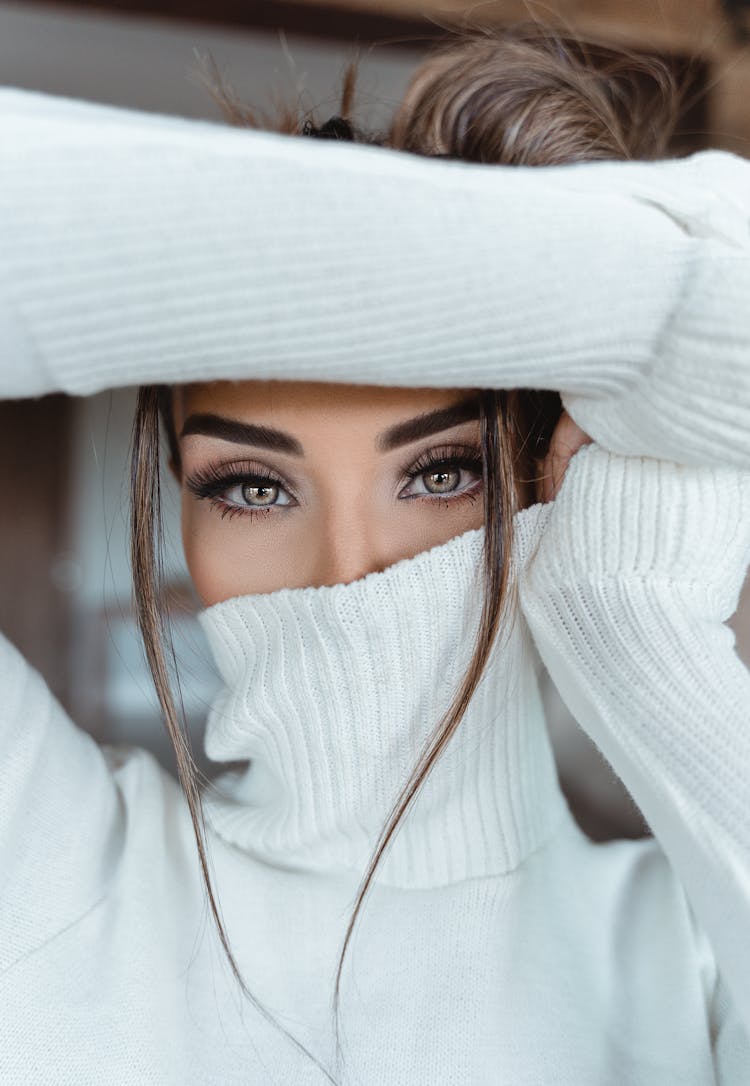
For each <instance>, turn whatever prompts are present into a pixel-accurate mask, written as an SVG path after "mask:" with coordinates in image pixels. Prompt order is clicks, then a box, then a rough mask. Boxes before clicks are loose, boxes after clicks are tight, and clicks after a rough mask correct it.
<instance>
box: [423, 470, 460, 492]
mask: <svg viewBox="0 0 750 1086" xmlns="http://www.w3.org/2000/svg"><path fill="white" fill-rule="evenodd" d="M460 474H461V473H460V472H459V471H458V470H457V469H456V468H452V469H451V470H447V469H445V470H442V471H436V470H433V471H428V472H425V474H424V475H423V476H422V478H423V479H424V480H425V486H426V487H427V489H428V490H429V491H430V492H431V493H432V494H445V493H448V492H450V491H451V490H455V488H456V486H457V485H458V480H459V477H460Z"/></svg>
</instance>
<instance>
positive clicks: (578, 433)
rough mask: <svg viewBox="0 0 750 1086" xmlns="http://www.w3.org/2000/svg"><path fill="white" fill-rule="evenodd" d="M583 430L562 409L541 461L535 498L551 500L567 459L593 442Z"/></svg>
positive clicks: (557, 487)
mask: <svg viewBox="0 0 750 1086" xmlns="http://www.w3.org/2000/svg"><path fill="white" fill-rule="evenodd" d="M593 440H594V439H593V438H592V437H590V436H589V435H588V434H587V433H586V432H585V430H582V429H581V427H580V426H578V425H577V424H576V423H575V422H573V420H572V418H571V417H570V415H569V414H568V412H567V411H565V410H563V413H562V415H561V416H560V418H559V419H558V422H557V425H556V426H555V429H554V431H553V433H552V438H551V440H550V443H549V451H548V452H547V455H546V456H545V457H544V459H543V460H542V461H541V470H540V474H539V475H538V476H537V482H536V500H537V501H538V502H551V501H552V500H553V498H554V497H555V495H556V494H557V492H558V490H559V489H560V486H561V484H562V481H563V479H564V477H565V469H566V468H567V466H568V461H569V460H570V458H571V457H572V456H573V454H574V453H576V452H577V451H578V450H579V449H580V447H581V446H582V445H590V444H591V443H592V442H593Z"/></svg>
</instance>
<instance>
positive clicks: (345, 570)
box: [317, 501, 390, 584]
mask: <svg viewBox="0 0 750 1086" xmlns="http://www.w3.org/2000/svg"><path fill="white" fill-rule="evenodd" d="M387 550H388V548H387V540H386V539H384V538H383V535H382V532H380V531H379V530H378V524H377V518H376V517H375V516H374V515H373V513H372V508H370V509H368V508H367V503H355V502H353V501H352V502H349V503H334V505H333V506H332V507H329V508H328V509H326V511H325V513H324V527H323V531H322V532H321V534H320V544H319V552H318V562H317V565H318V569H317V577H318V583H319V584H347V583H348V582H349V581H355V580H357V579H358V578H359V577H364V575H365V574H366V573H373V572H375V571H376V570H381V569H385V567H386V566H388V565H389V564H390V558H389V555H388V553H387Z"/></svg>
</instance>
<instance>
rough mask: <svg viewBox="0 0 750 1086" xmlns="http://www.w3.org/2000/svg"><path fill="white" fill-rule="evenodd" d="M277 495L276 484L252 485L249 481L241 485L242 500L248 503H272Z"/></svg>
mask: <svg viewBox="0 0 750 1086" xmlns="http://www.w3.org/2000/svg"><path fill="white" fill-rule="evenodd" d="M278 496H279V488H278V486H253V485H252V484H250V483H243V485H242V500H243V501H244V502H247V504H248V505H273V503H274V502H275V501H276V499H277V497H278Z"/></svg>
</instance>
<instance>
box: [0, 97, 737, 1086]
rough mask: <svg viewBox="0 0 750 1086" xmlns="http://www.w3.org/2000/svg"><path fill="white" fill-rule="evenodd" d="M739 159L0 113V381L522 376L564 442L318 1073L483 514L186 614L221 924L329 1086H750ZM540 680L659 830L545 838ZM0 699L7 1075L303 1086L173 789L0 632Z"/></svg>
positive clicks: (377, 893) (560, 816)
mask: <svg viewBox="0 0 750 1086" xmlns="http://www.w3.org/2000/svg"><path fill="white" fill-rule="evenodd" d="M747 178H748V164H747V163H746V162H745V161H744V160H741V159H739V158H737V157H736V156H731V155H727V154H724V153H719V152H707V153H704V154H700V155H695V156H692V158H690V159H686V160H680V161H678V162H661V163H648V164H646V163H617V164H612V163H598V164H581V165H577V166H575V167H571V168H567V167H566V168H554V169H543V170H540V169H536V168H535V169H520V168H516V167H513V168H512V169H503V168H498V167H492V168H485V167H468V166H464V165H462V164H456V163H444V162H443V163H441V162H425V161H422V160H419V159H417V158H414V157H411V156H406V155H397V154H395V153H393V152H387V151H378V150H377V149H373V148H363V147H346V146H342V145H335V144H316V143H315V142H314V141H305V140H302V139H292V138H283V137H278V136H273V135H268V134H260V133H250V132H239V131H235V130H231V129H226V128H223V127H221V126H218V125H211V124H207V123H199V122H187V121H183V120H180V119H177V118H169V117H152V116H146V115H141V114H137V113H134V112H128V111H124V110H117V109H113V108H111V107H101V106H96V105H92V104H89V103H81V102H75V101H69V100H65V99H55V98H52V97H49V96H45V95H36V94H30V93H28V92H21V91H17V90H15V89H13V88H6V89H4V90H0V342H1V343H2V345H3V355H2V357H1V358H0V363H1V364H0V393H2V394H3V395H6V396H12V395H31V394H37V393H43V392H48V391H53V390H55V389H67V390H68V391H71V392H86V391H93V390H95V389H98V388H103V387H106V386H108V385H109V384H135V383H138V382H140V381H143V380H149V381H173V380H180V379H188V378H192V377H195V378H201V379H211V378H220V377H229V376H235V377H243V376H244V377H250V376H263V375H266V376H276V377H293V378H295V379H299V378H304V377H308V378H320V379H336V378H339V379H342V380H347V381H373V382H374V383H385V384H404V385H430V384H432V385H435V386H436V387H438V386H445V387H449V386H453V385H460V386H462V387H463V386H469V385H482V384H488V385H490V386H493V387H503V386H505V385H511V384H514V383H520V384H523V385H525V386H537V387H553V388H560V389H561V390H562V391H563V392H564V399H565V400H566V401H567V404H568V405H569V407H570V408H571V410H572V414H573V416H574V418H576V420H577V421H579V422H580V423H581V425H584V426H585V428H586V429H587V430H588V432H589V433H590V434H591V435H592V436H593V437H594V438H595V439H596V443H595V444H592V445H588V446H585V447H584V448H582V449H581V450H579V451H578V452H577V453H576V455H575V456H574V457H573V459H572V461H571V463H570V465H569V467H568V470H567V473H566V476H565V480H564V482H563V485H562V488H561V489H560V491H559V493H558V495H557V496H556V498H555V500H554V501H553V502H551V503H549V504H545V505H539V504H537V505H534V506H532V507H530V508H529V509H527V510H523V511H522V512H521V513H519V514H517V516H516V518H515V520H514V525H513V529H514V551H513V554H514V571H515V572H514V576H517V578H518V586H519V598H520V605H521V611H520V613H519V615H518V625H517V626H516V627H515V628H513V629H511V630H510V631H508V629H507V627H505V628H504V630H503V638H502V639H501V641H500V642H499V643H498V645H497V646H496V650H495V651H494V653H493V658H492V661H491V665H490V668H489V670H488V672H487V674H486V675H485V677H484V679H483V683H482V687H481V688H480V691H479V692H478V694H477V696H476V698H475V700H474V701H473V702H472V704H471V706H470V709H469V712H468V714H467V716H466V718H465V720H464V721H463V722H462V725H461V728H460V729H459V732H458V733H457V734H456V735H455V736H454V738H453V740H452V742H451V745H450V746H449V747H448V749H447V750H446V751H445V753H444V755H443V759H442V761H441V762H440V763H438V767H436V770H435V772H434V774H433V775H432V776H431V777H430V778H429V779H428V782H427V785H426V786H425V788H424V790H423V791H422V793H421V794H420V795H419V797H418V799H417V802H416V803H415V805H414V806H413V808H412V810H411V811H410V813H409V814H408V815H407V821H406V822H405V823H404V825H403V826H402V829H401V831H400V833H399V835H398V837H397V838H396V840H395V841H394V843H393V846H392V849H391V850H390V851H389V853H388V854H387V856H386V859H385V862H384V864H383V865H382V866H381V868H380V870H379V874H378V878H377V880H376V882H375V885H374V887H373V889H372V893H371V895H370V897H369V899H368V902H367V904H366V907H365V909H364V912H363V913H362V915H361V916H360V920H359V923H358V925H357V927H356V929H355V936H354V939H353V941H352V945H351V947H350V953H349V955H348V956H347V959H346V962H345V967H344V970H343V973H342V988H341V1027H342V1028H341V1038H342V1048H343V1054H344V1060H343V1063H341V1062H340V1061H338V1062H337V1060H336V1059H335V1050H334V1045H333V1033H332V1019H331V1007H330V999H331V995H332V989H333V980H334V975H335V970H336V966H337V964H338V956H339V952H340V950H341V941H342V939H343V935H344V932H345V929H346V925H347V922H348V919H349V916H350V914H351V909H352V907H353V904H354V900H355V897H356V891H357V888H358V885H359V880H360V877H361V874H362V871H363V866H364V864H365V862H366V860H367V859H368V856H369V848H370V846H371V845H372V843H373V837H374V835H376V834H377V831H378V829H379V828H380V825H379V823H380V820H381V818H383V817H384V815H385V814H386V813H387V810H388V808H389V806H390V803H391V801H392V800H393V798H395V797H394V793H395V791H396V790H397V788H398V786H399V785H400V784H401V783H403V780H404V779H405V776H406V774H408V772H409V771H410V769H411V767H412V765H413V763H414V762H415V761H416V759H417V757H418V754H419V750H418V747H419V744H420V742H421V741H422V740H423V738H424V737H425V735H426V734H427V732H428V731H429V730H430V728H431V727H432V725H433V724H434V723H435V722H436V718H437V717H438V716H439V714H440V712H441V711H442V709H443V708H444V707H445V703H446V699H447V697H448V695H449V692H450V689H451V684H452V683H454V682H455V680H456V677H457V676H458V675H459V674H460V672H461V669H462V667H463V666H464V665H465V663H466V661H467V659H468V656H467V653H468V652H469V651H470V639H471V634H472V631H473V629H474V628H475V624H476V622H477V621H478V614H477V600H476V588H477V577H476V574H477V569H478V562H479V556H480V546H481V539H482V532H481V531H472V532H468V533H465V534H464V535H462V536H459V537H456V538H455V539H452V540H449V541H448V542H446V543H444V544H442V545H441V546H438V547H434V548H432V549H431V550H430V551H427V552H424V553H423V554H419V555H417V556H415V557H414V558H410V559H407V560H405V561H403V562H399V563H397V564H395V565H393V566H391V567H388V568H387V569H385V570H382V571H379V572H376V573H372V574H370V575H368V576H366V577H364V578H362V579H361V580H359V581H355V582H352V583H351V584H348V585H333V586H325V587H323V588H310V589H306V588H305V589H294V590H281V591H279V592H274V593H270V594H268V595H266V596H253V597H243V598H239V599H235V600H228V601H226V602H225V603H222V604H219V605H217V606H216V607H214V608H210V609H209V610H208V611H206V612H205V613H204V614H203V616H202V623H203V626H204V629H205V630H206V632H207V634H208V636H209V641H210V644H211V647H212V649H213V651H214V653H215V656H216V661H217V663H218V665H219V667H220V670H221V672H222V674H223V678H224V683H225V688H224V690H223V691H222V692H221V694H220V695H219V697H218V698H217V701H216V703H215V705H214V706H213V710H212V713H211V715H210V717H209V721H208V724H207V731H206V749H207V751H208V753H209V755H211V756H212V757H214V758H217V759H219V760H222V759H225V758H226V759H231V760H232V761H236V762H237V763H238V764H237V765H235V766H234V768H231V767H230V768H228V769H227V770H226V771H225V772H224V773H223V774H222V775H221V776H220V777H219V779H218V780H217V782H216V785H215V787H214V788H211V789H209V791H208V794H207V797H206V831H207V847H208V856H209V865H210V869H211V874H212V878H213V885H214V889H215V893H216V895H217V899H218V902H219V907H220V911H221V914H222V917H223V919H224V922H225V925H226V929H227V932H228V935H229V941H230V945H231V947H232V950H233V952H234V954H235V957H236V960H237V962H238V965H239V968H240V970H241V972H242V975H243V978H244V979H245V981H246V983H247V984H248V986H249V988H250V990H251V991H252V992H253V993H254V994H255V995H256V996H257V997H258V998H259V999H260V1000H261V1002H262V1004H263V1005H264V1006H265V1007H266V1008H267V1009H268V1010H269V1011H270V1012H271V1014H272V1015H273V1016H274V1017H275V1018H276V1019H277V1020H278V1021H280V1022H281V1023H282V1024H283V1025H284V1026H285V1027H286V1028H288V1029H289V1030H290V1031H291V1033H292V1034H293V1035H294V1037H296V1038H297V1039H298V1040H300V1041H301V1042H302V1043H303V1044H305V1045H307V1046H308V1047H309V1048H310V1049H311V1051H312V1052H313V1054H314V1055H315V1057H316V1059H318V1060H319V1061H321V1063H322V1064H323V1065H324V1066H325V1067H327V1068H329V1069H331V1070H332V1071H335V1081H337V1082H340V1083H341V1084H342V1086H383V1084H388V1086H401V1084H403V1086H415V1084H418V1086H422V1084H424V1086H427V1084H429V1086H449V1084H450V1086H457V1084H460V1086H498V1084H506V1083H512V1084H513V1086H540V1084H544V1086H547V1084H552V1086H602V1084H610V1083H616V1084H617V1086H671V1084H672V1083H679V1084H680V1086H708V1084H709V1083H718V1084H719V1086H746V1083H747V1082H748V1068H750V952H749V951H748V948H749V947H750V801H749V799H748V797H749V796H750V741H749V740H750V710H749V709H748V706H750V676H749V675H748V672H747V670H746V669H745V668H744V667H743V665H742V664H741V663H740V660H739V658H738V657H737V655H736V653H735V651H734V638H733V634H732V631H731V630H730V628H729V627H728V626H726V625H725V620H726V618H727V617H728V616H729V615H730V614H731V613H732V611H733V610H734V608H735V607H736V603H737V598H738V594H739V590H740V586H741V584H742V580H743V577H744V575H745V572H746V570H747V566H748V560H750V471H748V467H750V448H749V447H748V413H749V412H748V401H749V394H748V388H749V380H748V357H749V350H748V348H749V344H750V336H749V335H748V319H749V317H748V306H747V304H746V303H747V276H748V270H747V269H748V259H747V258H748V237H747V225H748V196H749V194H750V187H748V185H747ZM607 445H609V447H606V446H607ZM622 453H627V454H629V455H627V456H624V455H621V454H622ZM643 453H645V454H647V455H641V454H643ZM672 459H673V460H674V461H676V462H670V461H671V460H672ZM693 461H694V463H693ZM542 664H544V665H546V666H547V667H548V668H549V671H550V673H551V675H552V678H553V680H554V682H555V684H556V685H557V686H558V688H559V690H560V692H561V694H562V696H563V698H564V699H565V701H566V702H567V704H568V705H569V707H570V708H571V710H572V711H573V713H574V714H575V715H576V717H577V719H578V720H579V722H580V724H581V726H582V727H583V728H584V729H585V730H586V731H587V733H588V734H589V735H590V736H591V737H592V738H593V739H594V741H595V742H596V743H597V744H598V745H599V747H600V749H601V750H602V752H603V753H604V755H605V756H606V758H607V759H608V760H609V761H610V763H611V765H612V769H613V771H614V772H615V773H617V774H618V775H619V776H620V777H621V778H622V780H623V781H624V782H625V784H626V786H627V787H628V788H629V789H630V790H631V792H632V794H633V796H634V798H635V800H636V801H637V802H638V804H639V805H640V806H641V809H642V811H643V813H644V815H645V817H646V819H647V820H648V822H649V824H650V825H651V827H652V829H653V831H654V834H655V837H654V838H653V839H645V840H641V841H612V842H608V843H607V844H606V845H601V846H597V845H594V844H592V843H591V842H589V841H588V840H587V839H586V838H585V837H584V835H583V834H582V833H581V832H580V830H579V829H578V827H577V826H576V824H575V823H574V821H573V819H572V817H571V815H570V812H569V811H568V809H567V806H566V805H565V803H564V799H563V797H562V795H561V793H560V790H559V785H558V782H557V780H556V775H555V773H554V766H553V764H552V760H551V752H550V746H549V742H548V737H547V735H546V730H545V726H544V718H543V715H542V713H541V710H540V704H539V696H538V693H539V692H538V687H537V678H538V672H539V669H540V668H541V666H542ZM0 691H1V692H2V706H3V709H2V712H0V758H1V759H2V763H1V764H2V787H0V1007H1V1008H2V1014H1V1015H0V1082H3V1083H5V1082H8V1083H13V1084H15V1083H23V1084H24V1086H26V1084H33V1086H42V1084H44V1086H47V1084H49V1086H52V1084H54V1086H59V1084H61V1083H65V1084H68V1083H75V1084H76V1086H78V1084H97V1086H99V1084H105V1083H106V1084H107V1086H110V1084H112V1083H115V1084H117V1086H205V1084H210V1086H214V1084H215V1086H240V1084H241V1086H248V1084H252V1086H256V1084H258V1086H269V1084H273V1086H290V1084H293V1086H319V1084H320V1083H324V1082H329V1081H330V1078H328V1077H327V1076H326V1075H325V1074H324V1072H323V1071H322V1070H321V1069H320V1068H319V1067H317V1066H316V1065H315V1063H313V1062H312V1061H311V1060H310V1059H309V1058H307V1057H305V1056H304V1055H303V1054H302V1053H300V1052H299V1051H298V1050H297V1049H296V1048H295V1047H294V1046H293V1045H292V1043H291V1042H290V1041H289V1040H288V1039H287V1038H286V1037H285V1036H284V1035H283V1034H282V1033H280V1032H279V1031H278V1030H276V1029H275V1028H274V1027H273V1025H272V1024H271V1023H269V1022H268V1021H267V1020H266V1019H265V1018H264V1017H263V1016H262V1015H260V1014H258V1013H257V1012H256V1011H255V1010H254V1008H253V1006H252V1004H250V1003H247V1002H243V1000H242V998H241V996H240V994H239V992H238V990H237V988H236V984H235V981H234V979H233V977H232V976H231V974H230V972H229V969H228V966H227V965H226V962H225V960H224V958H223V952H222V948H221V946H220V944H219V940H218V937H217V936H216V933H215V931H214V928H213V926H212V924H211V922H210V919H208V918H207V910H206V902H205V896H204V891H203V887H202V883H201V880H200V877H199V869H198V862H197V856H196V850H195V844H194V840H193V836H192V826H191V823H190V819H189V816H188V813H187V807H186V803H185V800H184V797H183V796H182V794H181V792H180V790H179V789H178V787H177V785H176V783H175V781H174V780H173V779H172V778H171V777H170V776H169V775H168V774H166V773H165V772H164V771H163V770H162V769H161V768H160V767H159V766H158V764H157V763H156V761H155V759H154V758H153V757H152V756H151V755H149V754H147V753H146V752H145V751H143V750H139V749H138V748H135V747H128V746H119V747H111V746H105V747H100V746H99V745H98V744H97V743H96V742H95V741H94V740H93V739H92V738H91V737H90V736H89V735H88V734H85V733H84V732H82V731H80V730H79V729H78V728H77V727H76V726H75V725H74V724H73V723H72V722H71V721H70V720H69V719H68V718H67V717H66V716H65V714H64V713H63V711H62V710H61V708H60V707H59V705H57V704H56V702H55V701H54V699H53V698H52V696H51V695H50V692H49V690H48V688H47V687H46V685H45V684H44V682H43V681H42V679H41V678H40V677H39V676H38V675H37V674H36V673H35V672H33V671H32V669H31V668H30V667H29V665H28V664H27V663H26V662H25V661H24V660H23V658H22V657H21V656H20V654H19V653H18V652H17V651H16V650H15V649H14V648H13V647H12V646H11V645H9V644H8V642H7V641H5V640H4V639H2V638H1V637H0Z"/></svg>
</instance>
